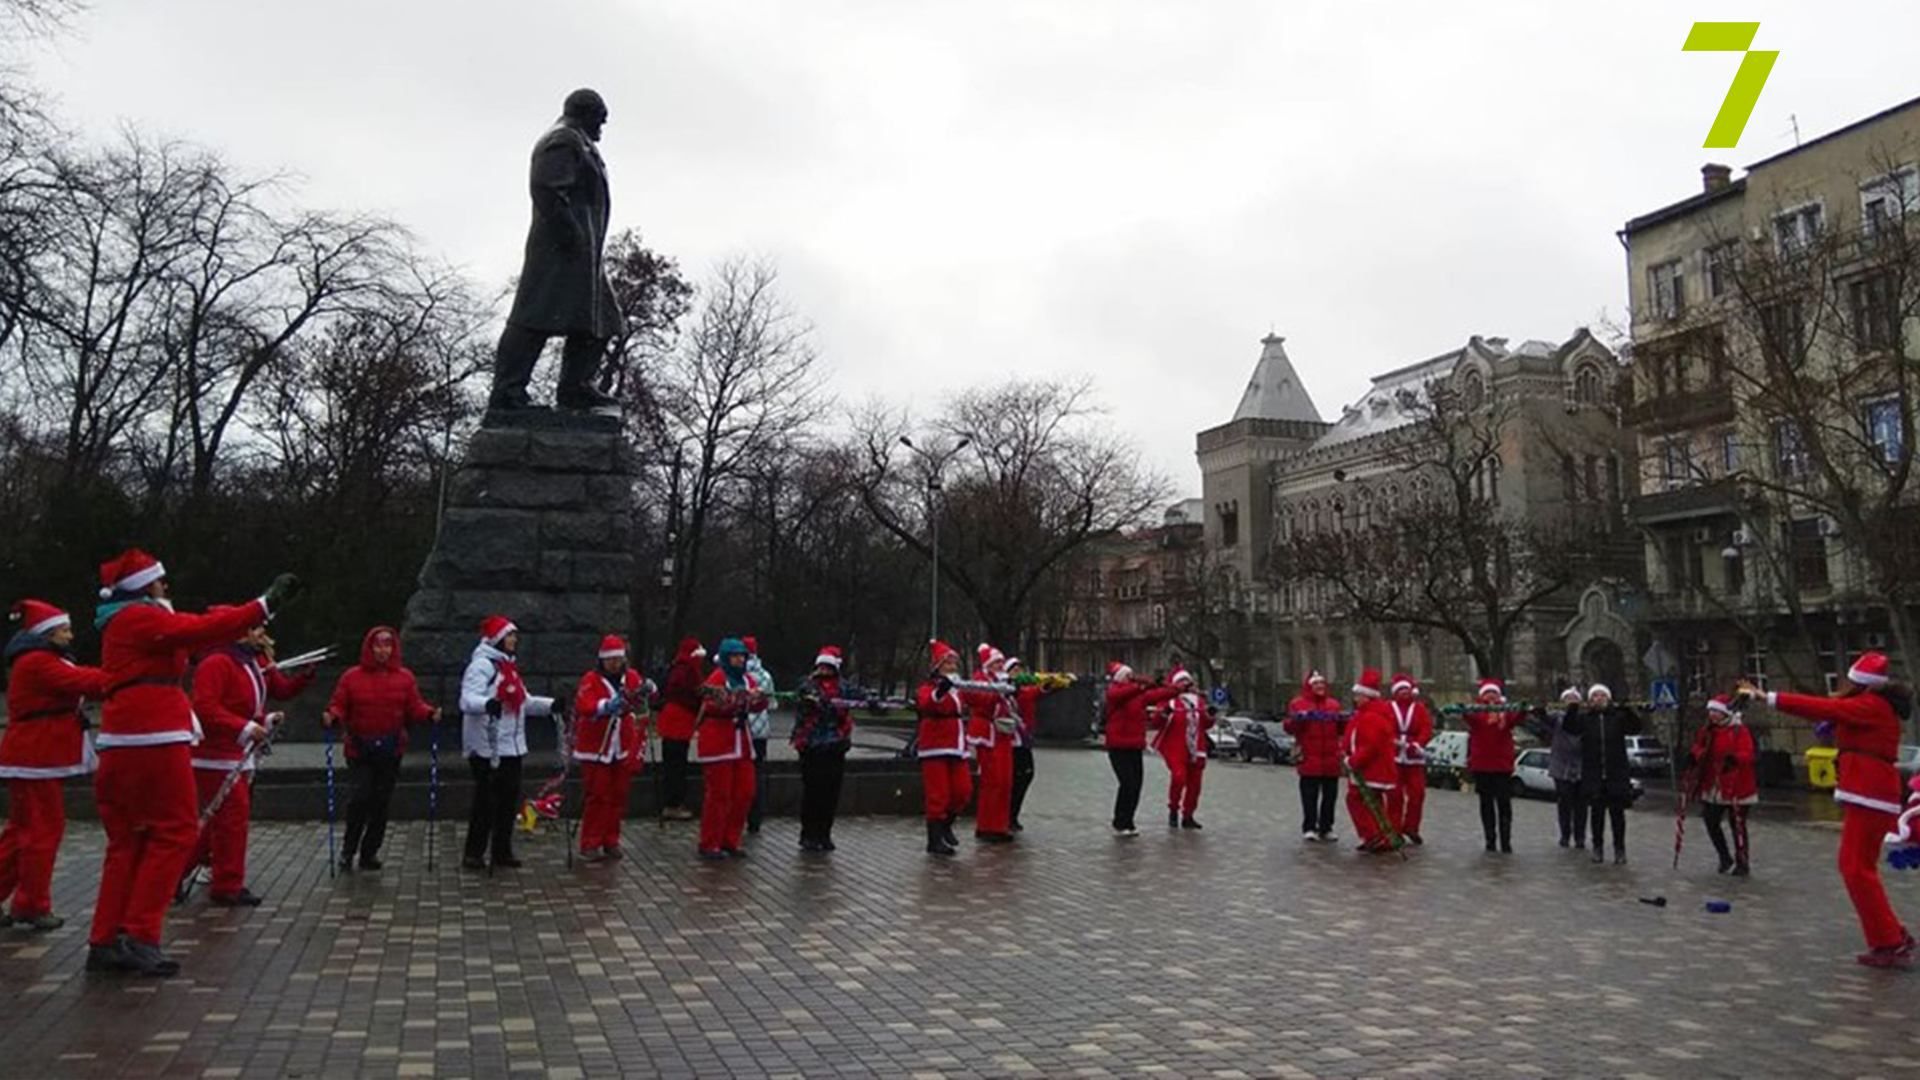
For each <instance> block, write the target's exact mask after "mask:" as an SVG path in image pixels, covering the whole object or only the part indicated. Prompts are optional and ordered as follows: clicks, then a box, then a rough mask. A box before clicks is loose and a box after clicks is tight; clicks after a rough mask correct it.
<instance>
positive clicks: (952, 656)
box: [929, 638, 960, 671]
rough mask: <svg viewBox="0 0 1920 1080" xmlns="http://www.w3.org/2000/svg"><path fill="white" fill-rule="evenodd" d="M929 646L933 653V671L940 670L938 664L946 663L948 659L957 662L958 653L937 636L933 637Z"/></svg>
mask: <svg viewBox="0 0 1920 1080" xmlns="http://www.w3.org/2000/svg"><path fill="white" fill-rule="evenodd" d="M929 648H930V649H931V650H932V653H933V670H935V671H938V670H940V665H941V664H944V663H946V662H947V661H948V660H953V661H956V662H957V661H958V660H959V659H960V654H959V653H957V652H955V651H954V649H953V646H951V645H949V644H947V643H946V642H944V641H941V640H940V639H938V638H935V639H934V641H933V643H932V645H930V646H929Z"/></svg>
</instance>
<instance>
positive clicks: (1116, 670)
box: [1107, 660, 1133, 682]
mask: <svg viewBox="0 0 1920 1080" xmlns="http://www.w3.org/2000/svg"><path fill="white" fill-rule="evenodd" d="M1107 678H1109V679H1111V680H1113V681H1114V682H1119V681H1120V680H1121V679H1131V678H1133V669H1132V668H1130V667H1128V666H1127V665H1125V664H1123V663H1121V662H1120V661H1118V660H1109V661H1107Z"/></svg>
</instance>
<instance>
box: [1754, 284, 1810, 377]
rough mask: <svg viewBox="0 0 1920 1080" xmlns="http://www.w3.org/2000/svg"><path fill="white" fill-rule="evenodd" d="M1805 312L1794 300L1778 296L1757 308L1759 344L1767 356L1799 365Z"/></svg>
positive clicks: (1787, 363)
mask: <svg viewBox="0 0 1920 1080" xmlns="http://www.w3.org/2000/svg"><path fill="white" fill-rule="evenodd" d="M1806 331H1807V322H1806V312H1805V311H1804V310H1802V309H1801V306H1800V302H1799V301H1798V300H1782V301H1780V302H1779V303H1776V304H1769V305H1767V306H1766V307H1764V308H1761V309H1760V346H1761V348H1762V350H1763V351H1764V352H1765V354H1766V356H1767V357H1768V359H1771V360H1775V361H1777V362H1779V363H1783V364H1786V365H1787V366H1789V367H1799V366H1800V359H1801V357H1802V356H1803V355H1804V354H1805V343H1806Z"/></svg>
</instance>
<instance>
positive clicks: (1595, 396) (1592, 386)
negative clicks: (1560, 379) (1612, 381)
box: [1573, 364, 1606, 405]
mask: <svg viewBox="0 0 1920 1080" xmlns="http://www.w3.org/2000/svg"><path fill="white" fill-rule="evenodd" d="M1605 397H1606V388H1605V383H1604V381H1603V380H1602V379H1601V377H1600V367H1599V365H1597V364H1581V365H1580V367H1579V369H1578V370H1576V371H1575V372H1574V373H1573V400H1574V402H1575V403H1577V404H1580V405H1599V404H1601V403H1602V402H1603V401H1604V400H1605Z"/></svg>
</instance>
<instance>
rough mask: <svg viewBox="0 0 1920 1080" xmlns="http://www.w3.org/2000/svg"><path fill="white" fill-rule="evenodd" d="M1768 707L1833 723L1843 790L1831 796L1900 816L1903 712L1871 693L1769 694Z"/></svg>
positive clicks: (1809, 718) (1841, 800) (1844, 801)
mask: <svg viewBox="0 0 1920 1080" xmlns="http://www.w3.org/2000/svg"><path fill="white" fill-rule="evenodd" d="M1767 703H1768V704H1769V705H1772V706H1773V707H1774V708H1776V709H1779V710H1780V711H1781V712H1783V713H1787V714H1790V715H1792V716H1798V717H1800V718H1801V719H1804V720H1831V721H1833V729H1834V731H1833V744H1834V745H1835V746H1836V747H1838V748H1839V750H1840V786H1839V788H1838V789H1837V790H1835V791H1834V793H1833V797H1834V798H1835V799H1836V800H1838V801H1840V802H1843V803H1852V804H1853V805H1855V806H1862V807H1865V808H1867V809H1869V810H1878V811H1880V812H1882V813H1887V814H1898V813H1899V812H1900V810H1901V806H1900V799H1901V793H1900V770H1899V769H1898V768H1897V767H1896V766H1895V765H1894V762H1895V761H1896V760H1898V758H1899V755H1900V714H1899V713H1896V712H1894V711H1893V705H1892V703H1890V702H1888V701H1887V699H1886V698H1884V697H1881V696H1880V695H1879V694H1877V693H1874V692H1873V691H1871V690H1865V691H1861V692H1860V693H1857V694H1851V695H1849V696H1847V697H1814V696H1813V695H1811V694H1768V695H1767Z"/></svg>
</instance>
